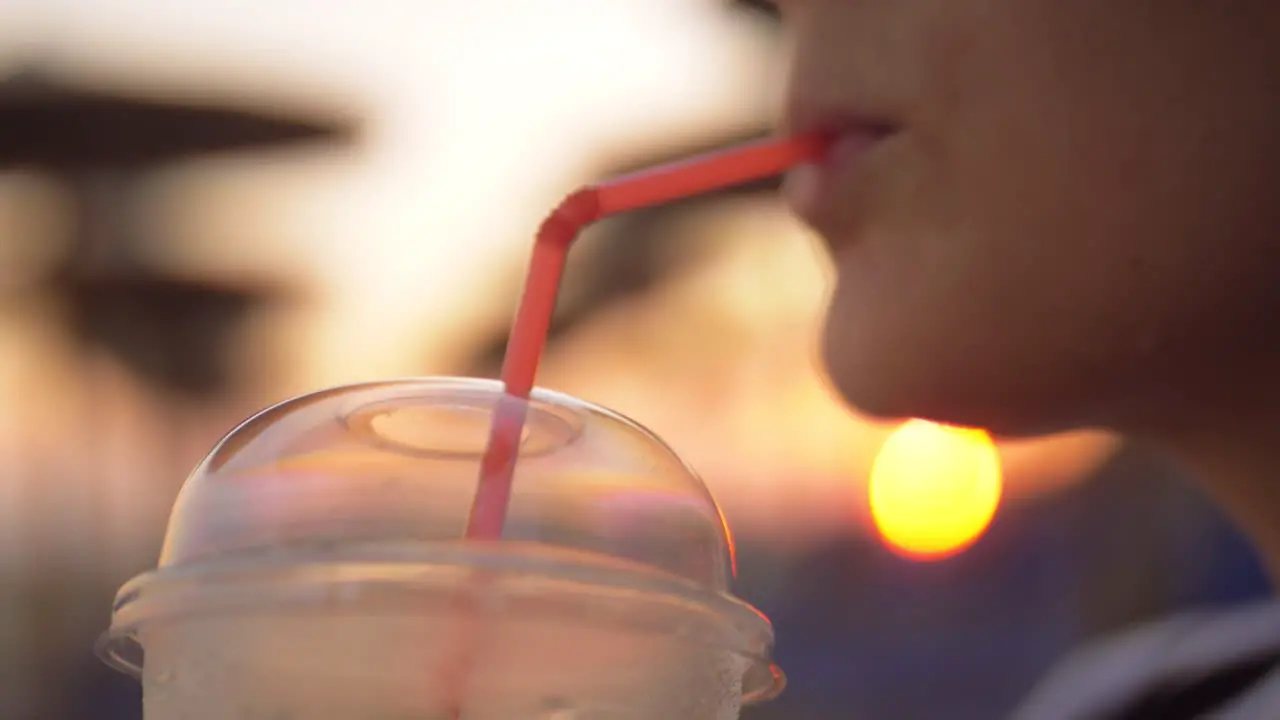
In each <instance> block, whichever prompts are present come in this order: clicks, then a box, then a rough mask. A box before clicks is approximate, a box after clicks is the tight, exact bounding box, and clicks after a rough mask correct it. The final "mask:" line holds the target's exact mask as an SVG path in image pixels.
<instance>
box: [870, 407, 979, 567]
mask: <svg viewBox="0 0 1280 720" xmlns="http://www.w3.org/2000/svg"><path fill="white" fill-rule="evenodd" d="M1002 485H1003V483H1002V478H1001V468H1000V455H999V452H998V451H997V449H996V446H995V443H994V442H993V441H992V439H991V437H990V436H989V435H988V434H987V433H986V432H984V431H982V430H970V429H965V428H957V427H949V426H945V425H939V424H936V423H931V422H926V421H923V420H911V421H908V422H906V423H905V424H903V425H902V427H900V428H898V429H897V430H895V431H894V432H893V434H891V435H890V436H889V438H888V439H887V440H886V441H885V443H884V445H883V446H882V447H881V448H880V452H879V453H878V454H877V456H876V459H875V462H874V463H873V464H872V467H871V480H870V483H869V494H870V503H871V516H872V518H873V519H874V521H875V525H876V529H877V530H878V531H879V533H880V535H881V537H883V538H884V540H885V542H886V543H887V544H888V545H889V547H890V548H892V549H893V550H894V551H896V552H898V553H900V554H903V555H906V556H909V557H913V558H919V559H937V558H942V557H946V556H948V555H953V554H955V553H957V552H959V551H960V550H963V549H964V548H965V547H968V546H969V545H970V544H972V543H973V542H974V541H975V540H977V538H978V537H979V536H980V535H982V533H983V531H984V530H986V528H987V526H988V525H989V524H990V523H991V519H992V518H993V517H994V516H995V512H996V507H997V506H998V505H999V504H1000V496H1001V490H1002Z"/></svg>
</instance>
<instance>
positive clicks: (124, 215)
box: [0, 0, 1266, 720]
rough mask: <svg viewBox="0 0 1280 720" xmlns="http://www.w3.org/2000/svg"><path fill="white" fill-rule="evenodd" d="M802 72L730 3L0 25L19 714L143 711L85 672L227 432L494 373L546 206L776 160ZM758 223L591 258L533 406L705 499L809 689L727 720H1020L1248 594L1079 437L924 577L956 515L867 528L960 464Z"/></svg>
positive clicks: (1191, 530)
mask: <svg viewBox="0 0 1280 720" xmlns="http://www.w3.org/2000/svg"><path fill="white" fill-rule="evenodd" d="M784 56H785V41H784V38H783V36H782V34H781V32H780V28H779V27H778V24H777V22H776V19H775V18H773V17H772V16H771V15H770V14H769V12H768V11H767V9H762V8H761V7H758V6H757V4H755V3H750V2H739V3H734V2H730V0H607V1H601V0H466V1H465V2H462V1H459V0H416V1H414V2H409V1H408V0H365V1H364V2H360V3H344V2H337V1H329V0H269V1H267V2H262V1H260V0H255V1H252V2H251V1H250V0H220V1H219V2H212V0H187V1H186V2H181V3H175V2H166V1H165V0H50V1H46V0H0V717H3V718H13V719H25V718H41V719H47V718H55V719H56V718H66V719H68V720H78V719H79V718H86V719H87V718H94V719H96V720H109V719H115V718H129V719H130V720H133V719H136V718H138V717H140V707H139V697H140V693H139V690H138V688H137V687H136V685H135V683H134V681H132V680H130V679H128V678H125V677H119V676H116V675H114V674H112V673H111V671H109V670H108V669H107V668H106V667H105V666H103V665H101V664H100V663H99V662H98V661H97V660H96V659H95V658H94V657H93V655H92V645H93V642H94V639H95V637H96V635H97V634H98V633H99V632H101V631H102V630H103V629H104V628H105V627H106V625H107V621H108V617H109V613H110V608H111V599H112V596H113V593H114V591H115V589H116V588H117V587H118V586H119V585H120V584H121V583H122V582H124V581H125V580H126V579H128V578H129V577H131V576H133V575H134V574H136V573H138V572H141V571H143V570H145V569H147V568H148V567H149V566H152V565H153V564H154V562H155V558H156V556H157V553H158V551H159V543H160V539H161V534H162V532H163V528H164V523H165V520H166V517H167V512H168V508H169V506H170V504H171V503H172V501H173V498H174V495H175V493H176V492H177V490H178V488H179V487H180V485H181V483H182V481H183V479H184V478H185V476H186V474H187V472H188V471H189V469H190V468H191V467H192V466H194V464H195V463H196V462H198V461H199V459H200V458H201V457H202V456H203V454H204V453H205V452H206V451H207V450H208V449H209V448H210V447H211V446H212V444H213V443H214V442H215V441H216V440H217V439H218V438H219V436H220V435H222V434H223V433H224V432H226V431H228V430H229V429H230V428H231V427H232V426H233V425H234V424H235V423H236V422H237V421H238V420H240V419H242V418H244V417H245V416H247V415H248V414H250V413H252V412H254V411H255V410H256V409H258V408H260V407H262V406H264V405H267V404H270V403H273V402H276V401H278V400H281V399H284V398H286V397H288V396H290V395H294V394H297V393H301V392H305V391H308V390H311V389H315V388H318V387H320V386H325V385H333V384H339V383H349V382H354V381H360V380H368V379H373V378H382V377H387V376H401V375H428V374H480V375H494V374H495V372H496V369H497V366H498V362H499V360H500V358H501V355H502V352H503V343H504V340H505V334H506V329H507V325H508V322H509V320H510V317H511V313H512V310H513V308H514V304H515V301H516V298H517V296H518V292H519V289H520V282H521V274H522V271H523V266H524V263H525V261H526V260H527V253H528V250H529V248H530V233H531V231H532V229H533V228H535V227H536V225H537V224H538V222H539V221H540V219H541V218H542V217H543V215H544V214H545V213H546V211H547V210H548V208H550V207H551V206H552V205H554V204H555V202H556V201H557V200H558V199H559V198H560V197H561V196H563V195H564V194H565V193H566V192H567V191H568V190H570V189H572V188H574V187H576V186H578V185H580V184H582V183H585V182H589V181H591V180H593V179H597V178H601V177H603V176H607V175H611V174H615V173H619V172H623V171H627V170H631V169H635V168H638V167H641V166H644V165H647V164H651V163H656V162H661V161H663V160H667V159H671V158H675V157H678V156H680V155H684V154H687V153H691V152H696V151H703V150H709V149H713V148H716V147H719V146H723V145H727V144H730V143H734V142H738V141H741V140H745V139H750V138H752V137H756V136H764V135H766V134H768V133H769V132H770V128H771V124H772V121H773V119H774V117H775V116H776V112H777V101H778V98H779V94H780V93H779V91H780V79H781V76H782V71H783V67H784ZM775 190H776V188H775V187H774V186H773V185H772V184H768V183H765V184H760V185H755V186H748V187H743V188H737V189H735V190H733V191H731V192H726V193H722V194H720V195H716V196H712V197H705V198H700V199H698V200H696V201H689V202H686V203H681V204H677V205H673V206H669V207H664V208H661V209H657V210H652V211H646V212H642V213H636V214H633V215H630V216H627V217H623V218H618V219H614V220H611V221H608V222H605V223H602V224H600V225H598V226H597V227H595V228H593V229H592V230H590V231H589V232H588V233H587V234H586V235H585V236H584V237H583V239H582V241H581V244H580V246H579V247H578V249H577V250H576V253H575V255H574V257H573V260H572V262H571V268H570V270H569V272H568V275H567V278H568V280H567V283H568V284H567V286H566V289H565V292H564V295H563V298H562V303H561V308H560V313H559V316H558V318H557V321H556V323H555V328H554V338H553V343H552V346H551V349H550V354H549V356H548V359H547V361H546V363H545V365H544V368H545V369H544V371H543V374H542V377H541V384H543V385H545V386H549V387H553V388H555V389H558V390H563V391H565V392H568V393H571V394H575V395H579V396H581V397H584V398H587V399H589V400H592V401H595V402H597V403H600V404H603V405H606V406H608V407H611V408H615V409H618V410H619V411H621V412H623V413H625V414H627V415H630V416H631V417H633V418H635V419H637V420H638V421H640V422H641V423H643V424H645V425H648V426H649V427H650V428H652V429H654V430H655V431H656V432H657V433H658V434H659V435H662V436H663V437H664V438H666V439H667V440H668V441H669V442H670V444H671V445H672V446H673V447H674V448H675V449H676V450H677V451H678V452H680V453H681V454H682V455H683V456H684V457H685V458H686V459H687V460H689V461H690V462H691V463H692V464H693V465H694V466H695V467H696V468H698V469H699V470H700V471H701V473H702V474H703V475H704V477H705V478H706V480H707V482H708V484H709V485H710V486H711V488H712V490H713V492H714V493H715V494H716V495H717V497H718V498H719V499H720V501H721V502H722V504H723V506H724V509H725V513H726V515H727V517H728V520H729V522H730V524H731V526H732V527H733V529H734V532H735V535H736V539H737V542H738V553H739V577H738V591H739V594H741V595H742V596H743V597H745V598H746V599H747V600H749V601H750V602H752V603H754V604H755V605H757V606H758V607H760V608H761V609H762V610H764V611H765V612H766V613H767V614H768V615H769V616H770V617H771V618H772V619H773V621H774V623H775V625H776V628H777V634H778V638H779V640H778V642H779V644H778V658H779V662H780V663H781V664H782V666H783V667H784V668H785V669H786V670H787V671H788V674H789V675H790V677H791V685H790V687H789V689H788V690H787V692H786V693H785V694H784V696H783V697H782V698H781V699H780V700H779V701H776V702H775V703H772V704H770V705H768V706H765V707H761V708H758V709H753V710H750V711H749V712H748V713H747V715H746V717H748V718H754V719H755V720H765V719H766V718H788V719H790V720H823V719H825V718H842V719H844V718H851V717H862V718H894V719H896V720H908V719H910V718H936V717H948V718H952V719H961V718H977V719H982V718H994V717H999V716H1000V715H1001V714H1002V713H1004V712H1006V711H1007V710H1008V709H1009V707H1010V706H1011V704H1012V703H1014V702H1015V701H1016V700H1017V698H1018V697H1019V696H1020V695H1022V694H1023V693H1024V692H1026V690H1027V689H1028V687H1029V685H1030V684H1031V683H1032V682H1033V681H1034V679H1035V678H1036V676H1038V675H1039V674H1040V673H1042V672H1043V671H1044V670H1045V669H1046V668H1047V667H1048V666H1049V665H1050V664H1051V663H1052V662H1053V660H1054V659H1055V658H1057V657H1058V656H1060V655H1061V654H1062V653H1063V652H1065V651H1066V650H1067V649H1068V648H1070V647H1072V646H1073V645H1076V644H1077V643H1079V642H1082V641H1084V640H1086V639H1088V638H1090V637H1093V636H1095V635H1097V634H1100V633H1105V632H1109V631H1112V630H1114V629H1116V628H1120V627H1123V626H1126V625H1129V624H1132V623H1134V622H1137V621H1141V620H1145V619H1150V618H1154V617H1156V616H1158V615H1161V614H1164V613H1167V612H1171V611H1174V610H1177V609H1180V608H1186V607H1191V606H1196V607H1203V606H1213V605H1225V604H1231V603H1240V602H1244V601H1247V600H1249V599H1251V598H1254V597H1258V596H1260V595H1262V594H1263V593H1264V592H1265V590H1266V584H1265V581H1264V578H1263V576H1262V573H1261V572H1260V570H1259V568H1258V566H1257V564H1256V563H1255V560H1254V558H1253V556H1252V555H1251V554H1250V552H1249V550H1248V549H1247V547H1246V546H1245V545H1244V544H1243V542H1242V541H1241V539H1240V538H1239V537H1238V536H1237V535H1236V534H1235V533H1234V531H1233V530H1232V529H1231V528H1230V527H1228V526H1227V525H1226V523H1225V522H1224V520H1223V519H1222V518H1221V517H1220V516H1219V515H1218V514H1217V513H1216V512H1215V511H1214V510H1213V509H1212V508H1210V507H1209V506H1208V505H1207V503H1206V501H1205V499H1204V498H1203V497H1202V496H1201V495H1200V494H1199V493H1198V492H1197V491H1196V490H1194V489H1193V488H1192V487H1190V486H1189V485H1187V484H1186V483H1185V481H1184V479H1183V478H1182V477H1180V476H1179V475H1178V474H1177V473H1176V472H1175V471H1174V469H1172V468H1170V467H1168V466H1165V465H1163V464H1162V463H1160V462H1159V461H1158V460H1156V459H1155V458H1152V457H1150V456H1148V455H1146V454H1144V453H1143V452H1142V451H1141V450H1139V449H1136V448H1130V447H1127V446H1125V445H1123V444H1121V443H1118V442H1116V441H1115V440H1113V439H1111V438H1107V437H1101V436H1094V435H1088V434H1082V435H1074V436H1069V437H1061V438H1052V439H1049V440H1043V441H1037V442H1033V443H1018V444H1000V446H999V454H1000V455H999V456H1000V459H1001V461H1002V465H1003V474H1002V475H1000V476H999V477H996V478H994V479H992V478H988V479H987V480H988V484H990V483H992V482H994V483H999V488H1000V490H1001V500H1000V506H999V508H998V509H997V510H996V512H995V515H994V517H993V518H990V517H989V514H990V513H989V512H988V511H984V509H983V508H982V507H977V508H976V509H974V510H973V512H972V513H971V514H972V515H973V518H972V522H969V523H968V525H966V527H964V528H960V529H958V530H955V533H958V534H955V536H954V537H951V539H949V540H948V539H947V537H950V536H947V537H943V540H944V542H943V544H942V545H940V546H937V547H935V548H934V551H935V552H933V553H932V556H931V557H924V556H922V555H921V554H920V553H919V552H914V553H913V552H912V551H911V548H910V547H908V546H904V545H903V544H902V542H901V539H902V538H901V537H900V534H901V533H899V535H895V534H894V531H893V528H894V527H897V528H899V530H900V529H901V526H902V525H903V522H904V520H903V518H904V517H905V518H906V524H907V525H911V524H912V522H914V523H915V527H916V530H917V531H920V532H924V533H925V534H926V535H929V534H930V533H932V534H933V535H931V537H932V536H938V532H941V531H939V530H938V528H939V527H941V526H940V525H938V524H937V523H939V522H941V520H939V519H938V518H936V517H932V519H931V516H929V515H928V514H927V512H926V511H927V508H926V509H924V510H921V512H922V513H924V514H923V515H921V516H920V517H916V516H915V515H912V514H911V513H912V512H913V511H912V509H911V507H905V508H903V507H898V508H897V509H893V508H890V509H889V510H885V509H884V508H883V507H881V508H879V512H875V510H876V509H877V508H873V507H872V505H873V504H872V503H871V502H870V501H869V492H868V488H869V479H870V478H871V476H872V474H873V473H872V469H873V466H874V467H880V466H881V464H880V463H876V458H877V455H878V454H880V457H881V458H882V460H883V459H885V453H888V450H884V452H883V453H882V448H885V447H887V446H885V445H884V443H885V441H886V439H887V438H890V437H891V436H892V437H897V438H900V439H901V440H902V441H901V442H899V443H898V447H899V453H900V454H901V453H902V452H905V453H906V454H907V455H908V456H919V455H921V454H924V455H930V454H931V453H932V455H930V456H931V457H935V459H936V461H937V462H935V465H936V466H937V467H938V468H943V469H945V468H947V467H949V466H951V465H952V464H953V463H952V461H951V460H949V459H948V458H952V459H953V460H954V465H955V467H959V466H960V465H961V464H962V458H963V457H964V453H963V452H962V453H961V454H960V455H956V456H952V455H947V454H946V448H945V447H943V448H941V449H939V447H937V446H936V444H935V445H928V444H926V445H919V444H918V443H919V442H921V441H919V440H918V439H917V440H914V441H913V440H911V438H910V437H908V436H907V435H903V434H902V433H899V434H898V435H893V433H895V431H897V430H898V428H897V427H896V426H891V425H883V424H876V423H871V422H868V421H866V420H863V419H860V418H858V417H856V416H854V415H852V414H850V413H849V412H848V411H847V410H845V409H844V408H842V407H841V406H840V405H839V404H838V403H837V402H836V401H834V400H833V399H832V397H831V395H830V394H829V393H828V391H827V390H826V388H825V386H824V385H823V381H822V379H821V377H820V376H819V374H818V373H817V371H816V369H815V367H816V365H815V362H814V352H813V350H814V348H815V347H816V331H817V328H818V323H819V321H820V314H821V308H822V305H823V302H824V296H825V294H826V292H827V286H828V271H827V267H826V264H825V262H826V261H825V259H824V258H823V256H822V253H821V251H820V249H819V246H818V245H817V244H816V243H815V242H814V239H813V238H812V237H810V236H809V235H808V234H807V233H806V232H805V231H804V230H803V229H802V228H801V227H799V226H798V225H797V224H796V223H795V222H794V221H793V220H792V219H790V218H789V217H788V216H787V215H786V213H785V212H784V211H783V210H782V209H781V208H780V206H779V204H778V202H777V201H776V199H775V197H774V191H775ZM912 442H916V443H917V445H912V444H911V443H912ZM943 445H945V443H944V444H943ZM902 448H905V450H902ZM961 449H962V450H963V448H961ZM970 450H972V448H970ZM970 455H972V452H970ZM957 458H959V459H957ZM883 465H884V467H889V466H890V465H893V466H895V467H897V466H901V465H902V463H901V462H899V463H896V465H895V464H894V463H892V462H888V461H887V460H886V462H884V463H883ZM916 472H924V471H923V470H919V469H917V470H916ZM881 474H882V475H883V477H882V478H881V480H882V481H883V482H884V483H890V484H891V483H892V482H894V478H895V476H893V473H892V472H890V470H884V472H883V473H881ZM947 477H948V476H947V473H946V472H942V473H941V476H940V477H939V478H935V479H934V480H931V482H935V484H936V483H941V484H942V485H945V484H946V482H948V480H947ZM907 505H908V506H909V505H910V503H909V502H908V503H907ZM962 506H963V503H962V504H961V505H960V506H957V507H962ZM886 513H887V514H886ZM894 513H897V515H896V516H895V515H894ZM904 513H905V515H904ZM895 523H896V524H895ZM931 523H933V524H931ZM953 534H954V533H953ZM938 537H941V536H938ZM948 543H949V544H948Z"/></svg>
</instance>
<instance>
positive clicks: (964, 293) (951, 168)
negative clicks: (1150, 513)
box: [780, 0, 1280, 570]
mask: <svg viewBox="0 0 1280 720" xmlns="http://www.w3.org/2000/svg"><path fill="white" fill-rule="evenodd" d="M780 6H781V9H782V12H783V15H784V18H785V20H786V22H787V24H788V26H789V28H790V31H791V33H792V36H793V39H794V47H795V57H794V62H793V66H792V73H791V83H790V101H789V108H790V110H789V112H788V117H787V122H788V123H789V124H790V125H791V126H792V127H793V128H794V129H805V128H810V127H814V126H827V125H830V124H832V123H835V124H837V125H842V126H843V125H845V124H848V122H849V121H850V119H851V118H857V119H858V121H859V122H869V123H874V124H875V125H876V126H877V127H888V128H889V130H890V131H891V134H889V135H888V136H887V137H884V138H882V139H881V140H880V141H879V142H877V143H876V144H874V145H873V146H872V147H871V148H870V149H869V150H868V151H866V152H865V153H863V154H862V155H861V156H860V157H859V158H858V159H857V160H856V161H854V162H845V163H837V164H828V165H827V166H826V168H825V170H824V171H823V177H822V184H823V192H822V193H820V194H819V195H814V194H813V193H812V192H811V191H812V189H813V188H812V187H809V183H807V182H804V183H801V182H799V178H797V181H798V182H797V185H803V186H805V187H801V188H798V189H793V193H792V198H793V203H794V205H795V207H796V209H797V211H798V212H799V213H800V214H801V216H802V217H803V218H804V219H805V220H807V221H808V222H809V223H810V224H811V225H812V226H813V227H814V228H815V229H816V230H817V231H818V232H819V234H821V235H822V236H823V237H824V238H825V239H826V240H827V242H828V243H829V244H830V246H831V250H832V256H833V258H834V261H835V265H836V268H837V275H838V282H837V288H836V290H835V293H834V297H833V298H832V301H831V306H830V311H829V314H828V320H827V327H826V333H825V338H824V357H825V361H826V364H827V367H828V371H829V374H830V377H831V379H832V381H833V383H834V384H835V386H836V387H837V388H838V390H839V391H840V393H841V394H842V395H843V396H844V397H845V398H846V399H847V400H848V401H849V402H850V403H851V404H852V405H854V406H855V407H857V408H858V409H859V410H861V411H862V412H865V413H867V414H870V415H873V416H879V417H905V416H913V417H924V418H929V419H933V420H937V421H941V422H947V423H953V424H959V425H968V426H980V427H984V428H987V429H990V430H992V431H994V432H997V433H1000V434H1003V435H1010V436H1030V435H1039V434H1044V433H1048V432H1055V431H1061V430H1068V429H1075V428H1084V427H1102V428H1108V429H1112V430H1115V431H1117V432H1120V433H1123V434H1126V435H1128V436H1130V437H1132V438H1135V439H1137V440H1139V441H1143V442H1148V443H1152V444H1155V445H1158V446H1160V447H1162V448H1164V449H1165V450H1167V451H1168V452H1170V453H1172V454H1174V455H1176V456H1178V457H1180V458H1182V459H1183V460H1184V461H1186V462H1187V463H1188V464H1190V465H1191V466H1193V467H1194V468H1195V469H1197V470H1198V471H1199V473H1200V474H1201V475H1202V476H1203V477H1204V478H1205V483H1206V485H1207V486H1209V487H1210V489H1211V490H1212V491H1213V492H1214V493H1215V494H1216V495H1217V497H1218V498H1219V499H1220V501H1221V502H1222V503H1223V504H1224V505H1225V506H1226V507H1227V508H1228V510H1229V511H1231V512H1232V513H1234V514H1235V516H1236V518H1237V519H1238V520H1239V521H1240V522H1241V523H1242V524H1243V525H1244V526H1245V527H1246V529H1247V530H1248V531H1249V532H1250V533H1251V534H1252V535H1253V537H1254V539H1255V541H1256V542H1257V544H1258V545H1259V547H1260V548H1261V550H1262V551H1263V552H1264V553H1265V554H1266V555H1267V557H1268V559H1269V561H1270V564H1271V566H1272V568H1273V570H1280V477H1276V476H1277V475H1280V329H1277V328H1278V327H1280V3H1276V2H1274V0H1214V1H1210V0H1071V1H1070V2H1064V1H1063V0H893V1H891V0H787V1H784V2H781V3H780Z"/></svg>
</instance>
